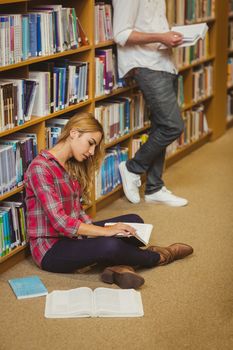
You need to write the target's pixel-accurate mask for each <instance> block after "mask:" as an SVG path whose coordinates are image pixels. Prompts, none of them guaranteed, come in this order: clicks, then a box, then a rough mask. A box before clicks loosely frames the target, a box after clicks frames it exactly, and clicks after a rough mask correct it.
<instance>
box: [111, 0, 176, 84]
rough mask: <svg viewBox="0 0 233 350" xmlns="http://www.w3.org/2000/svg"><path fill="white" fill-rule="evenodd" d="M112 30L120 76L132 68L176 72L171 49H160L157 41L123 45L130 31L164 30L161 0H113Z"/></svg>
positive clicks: (164, 18)
mask: <svg viewBox="0 0 233 350" xmlns="http://www.w3.org/2000/svg"><path fill="white" fill-rule="evenodd" d="M112 2H113V8H114V16H113V33H114V40H115V42H116V43H117V44H118V45H117V50H118V70H119V76H120V78H121V77H123V76H124V75H125V74H126V73H128V72H129V71H130V70H131V69H132V68H135V67H144V68H150V69H153V70H159V71H165V72H170V73H174V74H176V73H177V70H176V68H175V65H174V63H173V60H172V51H171V49H161V50H159V49H158V47H159V46H160V45H161V44H160V43H151V44H143V45H125V43H126V42H127V40H128V37H129V36H130V34H131V32H132V31H133V30H135V31H138V32H144V33H164V32H168V31H169V30H170V29H169V25H168V22H167V18H166V4H165V0H113V1H112Z"/></svg>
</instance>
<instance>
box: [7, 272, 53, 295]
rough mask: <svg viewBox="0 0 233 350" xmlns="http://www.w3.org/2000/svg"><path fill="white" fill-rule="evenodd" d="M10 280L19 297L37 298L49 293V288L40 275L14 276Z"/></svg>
mask: <svg viewBox="0 0 233 350" xmlns="http://www.w3.org/2000/svg"><path fill="white" fill-rule="evenodd" d="M8 282H9V284H10V286H11V288H12V289H13V291H14V293H15V295H16V297H17V299H26V298H35V297H40V296H43V295H47V294H48V290H47V289H46V288H45V286H44V284H43V282H42V281H41V279H40V278H39V277H38V276H28V277H22V278H14V279H10V280H8Z"/></svg>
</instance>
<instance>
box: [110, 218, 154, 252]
mask: <svg viewBox="0 0 233 350" xmlns="http://www.w3.org/2000/svg"><path fill="white" fill-rule="evenodd" d="M115 224H116V222H106V224H105V226H110V225H115ZM124 224H127V225H130V226H132V227H134V228H135V230H136V235H135V236H132V235H129V236H127V237H126V236H125V235H124V234H123V233H118V234H117V235H115V237H119V238H121V239H122V240H124V241H126V242H128V243H129V242H130V244H132V245H136V246H137V247H140V246H145V245H147V244H148V243H149V240H150V236H151V232H152V230H153V225H151V224H139V223H135V222H124Z"/></svg>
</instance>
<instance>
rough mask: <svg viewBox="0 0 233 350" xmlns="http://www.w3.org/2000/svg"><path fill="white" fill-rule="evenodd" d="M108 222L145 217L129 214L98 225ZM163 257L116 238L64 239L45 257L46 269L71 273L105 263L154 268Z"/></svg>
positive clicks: (44, 264) (43, 263)
mask: <svg viewBox="0 0 233 350" xmlns="http://www.w3.org/2000/svg"><path fill="white" fill-rule="evenodd" d="M105 222H138V223H142V222H143V220H142V218H141V217H140V216H138V215H136V214H129V215H122V216H118V217H114V218H111V219H107V220H104V221H98V222H95V223H94V224H95V225H97V226H104V224H105ZM129 241H130V240H129ZM159 259H160V255H159V254H158V253H155V252H151V251H148V250H143V249H140V248H138V247H135V246H134V245H131V244H130V243H127V242H125V241H123V240H121V239H119V238H116V237H97V238H87V239H70V238H61V239H60V240H59V241H58V242H57V243H55V244H54V246H53V247H52V248H51V249H50V250H49V251H48V252H47V253H46V254H45V256H44V258H43V260H42V269H43V270H46V271H50V272H60V273H69V272H73V271H74V270H76V269H79V268H82V267H85V266H89V265H92V264H94V263H99V264H102V265H105V266H113V265H130V266H141V267H154V266H156V265H157V263H158V261H159Z"/></svg>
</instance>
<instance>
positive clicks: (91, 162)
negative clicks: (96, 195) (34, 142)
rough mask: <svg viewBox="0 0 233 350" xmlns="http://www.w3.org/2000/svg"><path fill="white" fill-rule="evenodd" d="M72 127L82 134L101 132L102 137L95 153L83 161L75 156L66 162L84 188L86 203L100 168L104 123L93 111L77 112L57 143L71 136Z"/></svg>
mask: <svg viewBox="0 0 233 350" xmlns="http://www.w3.org/2000/svg"><path fill="white" fill-rule="evenodd" d="M71 129H76V130H78V132H79V133H80V134H84V133H86V132H100V133H101V134H102V138H101V141H100V143H99V144H98V145H97V146H96V148H95V154H94V155H93V156H91V157H89V158H88V159H86V160H84V161H83V162H79V161H77V160H76V159H74V158H70V159H69V160H68V161H67V162H66V168H67V171H68V173H69V175H70V176H71V177H72V178H73V179H77V180H78V182H79V183H80V185H81V188H82V198H83V200H84V202H85V203H89V201H90V194H91V187H92V184H93V179H94V176H95V171H96V170H98V169H99V168H100V165H101V162H102V159H103V156H104V150H103V139H104V131H103V127H102V125H101V124H100V123H99V122H98V120H97V119H95V118H94V117H93V115H92V114H91V113H77V114H75V115H74V116H73V117H72V118H71V119H70V120H69V121H68V123H67V124H66V125H65V127H64V129H63V130H62V132H61V135H60V137H59V139H58V142H57V143H61V142H65V141H66V140H67V139H68V137H69V136H70V131H71Z"/></svg>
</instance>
